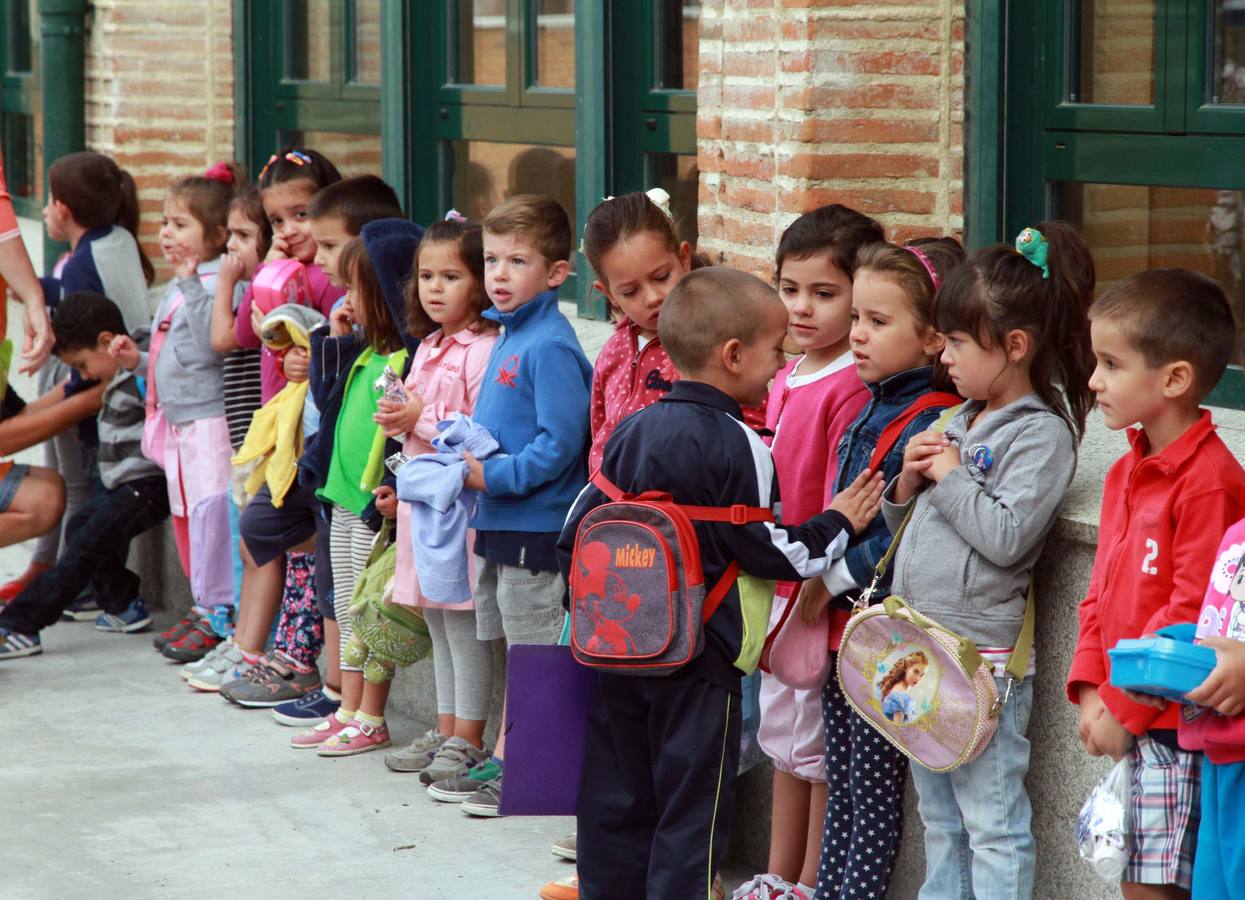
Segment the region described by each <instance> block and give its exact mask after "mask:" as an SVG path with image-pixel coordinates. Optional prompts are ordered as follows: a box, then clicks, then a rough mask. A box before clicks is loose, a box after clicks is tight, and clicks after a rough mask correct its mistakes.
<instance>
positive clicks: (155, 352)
mask: <svg viewBox="0 0 1245 900" xmlns="http://www.w3.org/2000/svg"><path fill="white" fill-rule="evenodd" d="M181 305H182V295H181V293H180V292H179V293H178V294H177V296H176V297H174V298H173V302H172V303H171V304H169V314H168V315H167V316H165V317H164V320H163V321H162V322H161V323H160V324H159V326H157V328H156V330H155V331H153V332H152V333H151V342H150V344H149V345H148V347H147V397H146V405H147V419H146V421H144V422H143V440H142V442H141V444H140V445H139V449H140V450H142V453H143V456H145V457H147V458H148V459H149V460H151V461H152V462H153V463H155V464H156V465H157V466H159V467H160V468H162V469H163V468H164V454H165V448H166V445H167V444H168V438H169V432H170V431H171V430H172V426H171V425H169V421H168V419H167V418H165V415H164V410H163V409H162V408H161V407H160V398H159V394H158V393H157V391H156V360H158V359H159V358H160V353H161V351H162V350H163V349H164V339H165V338H166V337H167V336H168V333H169V329H170V328H172V327H173V316H175V315H176V314H177V310H178V309H179V308H180V307H181Z"/></svg>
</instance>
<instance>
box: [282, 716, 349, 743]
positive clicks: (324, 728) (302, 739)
mask: <svg viewBox="0 0 1245 900" xmlns="http://www.w3.org/2000/svg"><path fill="white" fill-rule="evenodd" d="M349 725H350V723H349V722H339V721H337V716H335V715H333V716H329V717H328V718H327V719H325V720H324V721H323V722H321V723H320V724H319V725H317V726H316V727H315V728H308V729H307V730H306V731H300V732H299V733H298V734H296V735H294V736H293V737H292V738H290V746H291V747H293V748H294V749H295V750H314V749H315V748H317V747H319V746H320V745H321V744H323V743H324V742H325V741H327V740H328V739H329V738H331V737H332V736H333V735H335V734H337V732H339V731H344V730H345V729H346V727H347V726H349Z"/></svg>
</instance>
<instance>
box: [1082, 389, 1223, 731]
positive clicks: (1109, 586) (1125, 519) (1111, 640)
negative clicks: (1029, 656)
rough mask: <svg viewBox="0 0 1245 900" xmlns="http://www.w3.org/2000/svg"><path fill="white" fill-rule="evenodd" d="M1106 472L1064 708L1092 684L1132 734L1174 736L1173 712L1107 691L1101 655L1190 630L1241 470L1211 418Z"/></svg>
mask: <svg viewBox="0 0 1245 900" xmlns="http://www.w3.org/2000/svg"><path fill="white" fill-rule="evenodd" d="M1128 438H1129V441H1130V443H1131V444H1132V450H1131V451H1130V452H1129V453H1127V454H1125V455H1124V456H1123V457H1121V458H1120V459H1119V461H1117V462H1116V463H1115V465H1113V466H1112V467H1111V471H1110V472H1108V473H1107V481H1106V485H1105V486H1104V488H1103V496H1102V517H1101V521H1100V523H1099V527H1098V552H1097V555H1096V556H1095V557H1094V572H1093V575H1092V576H1091V577H1090V582H1089V593H1088V595H1087V596H1086V597H1085V599H1084V600H1082V601H1081V608H1080V620H1081V633H1080V637H1079V638H1078V640H1077V645H1076V653H1075V655H1074V656H1073V657H1072V668H1071V670H1070V671H1069V672H1068V682H1067V693H1068V699H1069V700H1071V701H1072V702H1073V703H1076V702H1078V699H1079V693H1080V686H1081V685H1082V684H1089V685H1093V686H1095V687H1097V688H1098V693H1099V696H1101V697H1102V699H1103V702H1104V703H1106V705H1107V708H1108V709H1109V710H1111V714H1112V715H1114V716H1115V718H1116V719H1118V720H1119V721H1120V722H1121V723H1122V724H1123V725H1124V727H1125V728H1127V729H1128V730H1129V731H1130V732H1132V733H1133V734H1138V735H1139V734H1144V733H1145V732H1147V731H1149V730H1151V729H1158V728H1165V729H1166V728H1175V727H1176V725H1177V723H1178V721H1179V705H1178V704H1175V703H1171V704H1168V707H1167V709H1166V710H1163V711H1160V710H1157V709H1154V708H1153V707H1149V706H1140V705H1138V704H1136V703H1133V702H1132V701H1130V700H1128V699H1126V698H1125V697H1124V694H1123V693H1122V692H1121V691H1119V690H1118V689H1116V688H1113V687H1111V686H1110V684H1108V683H1107V682H1108V681H1109V679H1110V673H1111V662H1110V658H1109V657H1108V656H1107V651H1108V650H1110V649H1111V648H1112V647H1114V646H1115V644H1116V642H1117V641H1119V640H1121V639H1124V638H1138V637H1141V636H1142V635H1144V634H1150V633H1151V632H1154V631H1157V630H1158V629H1160V628H1163V627H1164V626H1166V625H1172V624H1175V623H1179V622H1196V621H1197V619H1198V613H1199V612H1200V611H1201V608H1202V600H1203V598H1204V597H1205V594H1206V583H1207V579H1208V578H1209V577H1210V571H1211V567H1212V566H1213V565H1214V562H1215V555H1216V549H1217V548H1218V546H1219V538H1220V537H1221V536H1222V535H1223V533H1224V531H1226V530H1227V528H1228V526H1229V525H1231V524H1232V523H1233V522H1236V521H1237V520H1238V519H1241V518H1242V517H1245V469H1242V468H1241V465H1240V463H1238V462H1237V461H1236V459H1235V457H1233V456H1232V453H1231V452H1230V451H1229V450H1228V448H1227V447H1225V446H1224V443H1223V441H1221V440H1220V439H1219V436H1218V435H1217V434H1215V426H1214V425H1213V424H1212V423H1211V419H1210V412H1209V411H1207V410H1202V415H1201V418H1200V419H1198V421H1197V422H1196V423H1195V424H1194V425H1193V426H1192V427H1191V428H1189V430H1188V431H1186V432H1185V433H1184V434H1182V435H1181V436H1180V437H1179V438H1177V439H1176V440H1175V441H1173V442H1172V444H1171V445H1170V446H1169V447H1168V448H1167V449H1165V450H1164V451H1163V452H1162V453H1159V454H1157V455H1155V456H1147V455H1146V453H1147V452H1148V449H1149V445H1148V442H1147V441H1146V437H1145V433H1144V432H1143V431H1140V430H1137V429H1129V432H1128Z"/></svg>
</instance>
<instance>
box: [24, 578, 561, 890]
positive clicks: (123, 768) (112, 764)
mask: <svg viewBox="0 0 1245 900" xmlns="http://www.w3.org/2000/svg"><path fill="white" fill-rule="evenodd" d="M6 555H9V554H6ZM44 634H45V637H44V647H45V650H44V653H43V655H42V656H36V657H31V658H28V659H21V660H12V661H9V662H6V663H3V664H0V722H2V723H3V725H4V729H5V732H6V733H7V734H8V735H10V736H11V737H15V736H18V735H20V736H21V742H20V743H17V742H14V743H12V744H11V745H10V748H9V749H8V750H7V751H5V753H4V754H3V763H2V764H0V859H2V860H4V863H3V869H4V874H3V882H4V888H3V890H0V894H3V895H4V896H5V897H6V898H10V900H18V898H48V897H57V898H73V897H120V896H125V897H128V898H133V900H140V898H147V897H151V898H157V897H169V896H174V895H176V896H179V897H186V898H193V897H213V898H215V897H222V896H223V897H263V898H265V900H278V898H285V897H289V898H298V900H305V898H307V897H309V896H333V897H340V898H357V897H369V898H380V897H419V898H424V897H427V898H433V897H466V896H470V897H472V898H479V900H490V898H497V900H501V898H506V900H509V898H535V897H536V893H537V890H538V889H539V887H540V885H541V884H543V883H545V882H546V881H549V880H551V879H553V878H555V877H561V876H562V875H564V874H568V873H569V872H571V871H572V869H571V865H570V864H569V863H565V862H561V861H559V860H557V859H555V858H554V857H553V856H552V855H551V854H550V852H549V848H550V845H551V844H552V842H553V841H554V840H556V839H558V838H560V837H562V836H563V835H564V834H567V833H569V832H570V831H572V830H574V824H573V820H571V819H542V818H527V817H524V818H517V819H504V818H503V819H475V818H471V817H468V816H465V815H463V814H462V813H461V812H460V811H459V810H458V808H457V807H456V806H452V805H447V804H440V803H435V802H433V801H432V800H430V799H429V798H428V797H427V796H426V795H425V794H424V791H423V788H422V786H421V785H420V784H419V783H418V780H417V777H416V776H413V775H399V774H395V773H392V772H390V771H389V770H388V769H386V768H385V766H384V763H383V759H382V757H383V751H377V752H373V753H370V754H364V755H361V756H357V757H345V758H340V759H323V758H321V757H318V756H316V755H315V754H314V753H312V752H310V751H295V750H292V749H290V748H289V746H288V744H287V742H288V741H289V739H290V737H291V736H292V735H293V734H294V733H295V732H294V729H291V728H285V727H282V726H280V725H277V724H276V723H275V722H274V721H273V719H272V716H271V714H270V713H269V712H268V711H266V710H243V709H241V708H239V707H236V706H232V705H231V704H229V703H226V702H225V701H223V700H221V699H220V698H219V697H216V696H215V695H208V694H196V693H194V692H193V691H191V690H189V689H188V688H186V686H185V685H184V684H183V683H182V681H181V679H180V678H178V676H177V667H176V665H174V664H171V663H169V662H168V661H167V660H165V659H164V658H163V657H161V656H160V655H159V654H157V653H156V652H155V651H154V650H152V648H151V636H150V634H149V633H145V634H141V635H132V636H125V635H110V634H101V633H99V632H96V631H95V629H94V627H93V626H92V625H90V624H86V623H60V624H57V625H56V626H54V627H53V628H51V629H49V630H48V631H46V632H45V633H44ZM391 728H392V730H393V732H394V737H395V742H398V741H401V740H405V739H409V738H411V737H413V736H414V734H415V732H416V726H415V723H413V722H410V721H403V720H401V719H398V720H393V721H392V722H391Z"/></svg>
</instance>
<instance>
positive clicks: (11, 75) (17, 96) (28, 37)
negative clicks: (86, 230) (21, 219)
mask: <svg viewBox="0 0 1245 900" xmlns="http://www.w3.org/2000/svg"><path fill="white" fill-rule="evenodd" d="M0 13H2V15H3V19H2V21H0V30H2V34H0V152H3V154H4V174H5V179H6V182H7V185H8V189H9V193H10V194H12V195H13V206H14V208H15V209H16V210H17V213H18V215H22V216H28V217H30V218H35V219H37V218H39V215H40V213H39V210H40V207H41V206H42V205H43V134H42V132H43V114H42V112H41V110H40V101H39V75H38V71H39V60H38V53H39V45H38V35H39V14H38V10H37V7H36V3H35V0H0Z"/></svg>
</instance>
